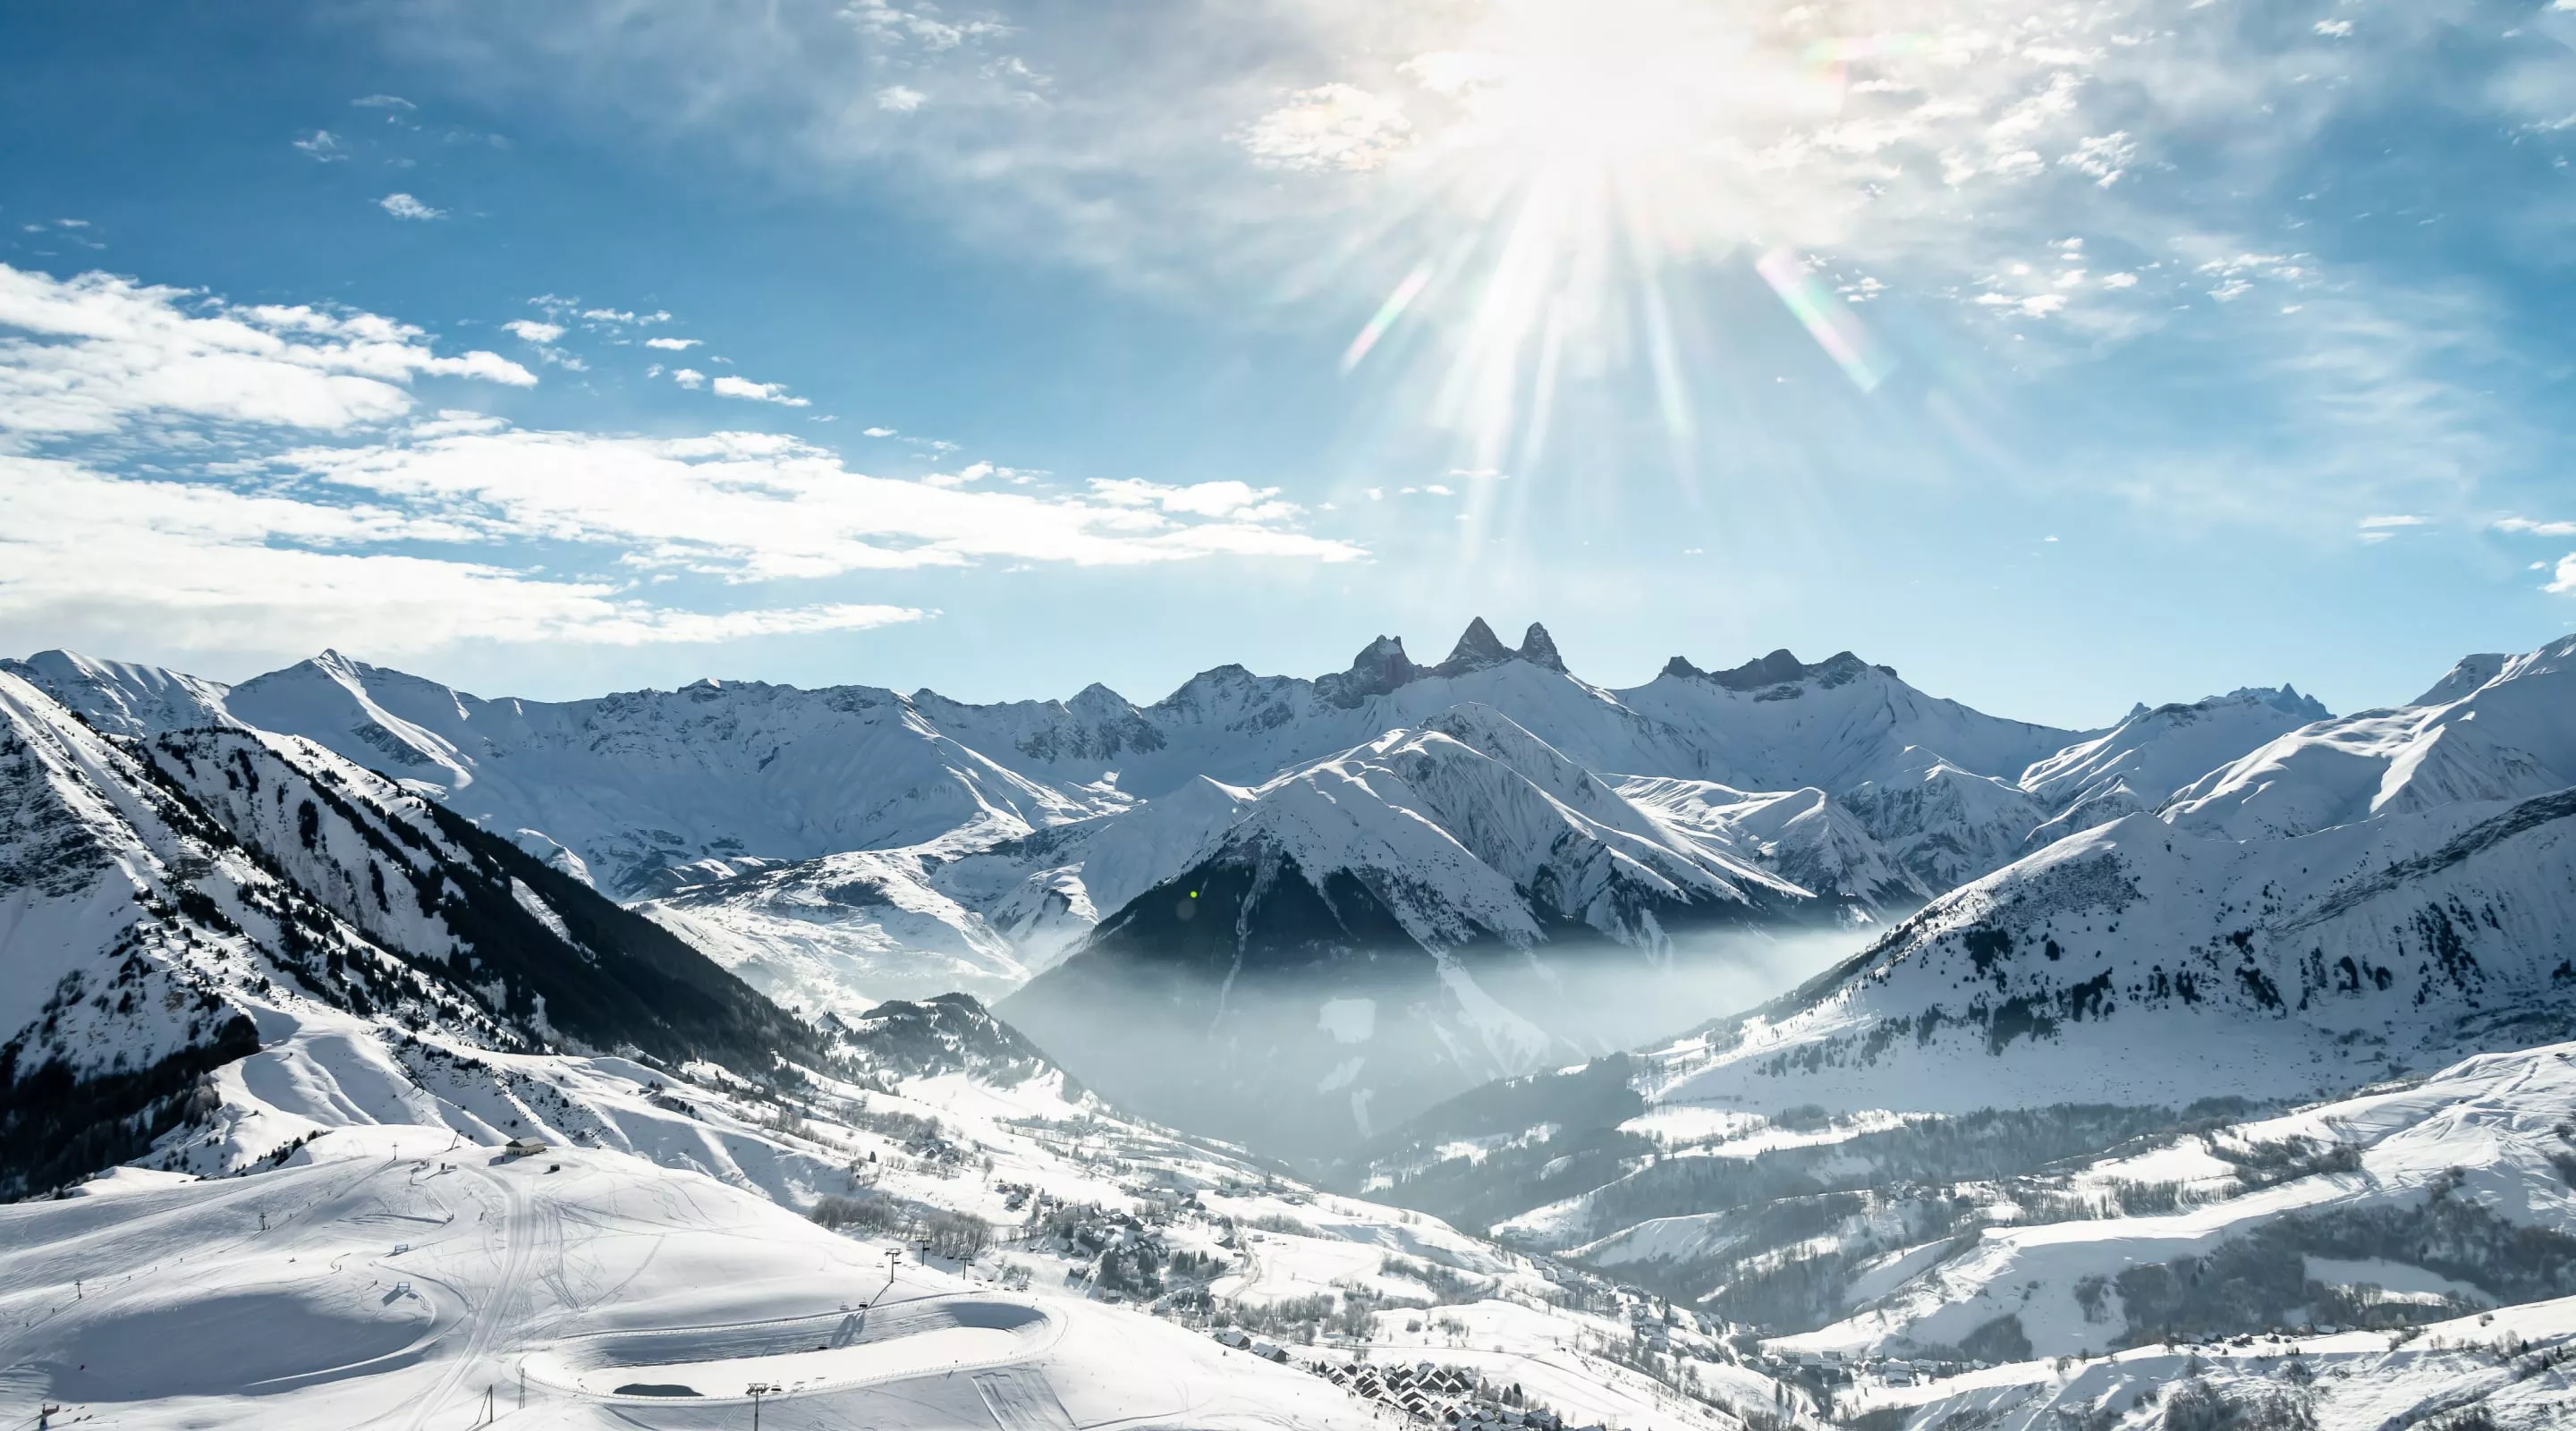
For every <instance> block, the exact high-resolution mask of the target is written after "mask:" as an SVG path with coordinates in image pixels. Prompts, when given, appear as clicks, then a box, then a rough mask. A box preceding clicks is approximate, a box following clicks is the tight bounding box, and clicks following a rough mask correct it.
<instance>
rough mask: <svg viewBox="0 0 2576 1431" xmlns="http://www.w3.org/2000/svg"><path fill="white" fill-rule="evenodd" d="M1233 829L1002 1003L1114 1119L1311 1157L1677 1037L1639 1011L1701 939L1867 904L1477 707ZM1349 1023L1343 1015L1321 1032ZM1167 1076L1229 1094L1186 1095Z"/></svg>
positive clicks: (1382, 742)
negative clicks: (1678, 814) (1489, 1090)
mask: <svg viewBox="0 0 2576 1431" xmlns="http://www.w3.org/2000/svg"><path fill="white" fill-rule="evenodd" d="M1149 808H1150V807H1149ZM1238 809H1239V812H1240V813H1238V814H1236V815H1235V816H1234V817H1233V821H1232V823H1231V824H1230V825H1228V826H1226V827H1225V829H1224V830H1223V832H1222V834H1221V835H1220V836H1218V837H1216V838H1215V839H1214V840H1213V841H1212V842H1210V843H1209V844H1208V845H1207V846H1206V853H1205V854H1204V855H1203V856H1202V857H1201V858H1200V859H1199V860H1198V862H1197V863H1196V864H1194V865H1192V866H1190V867H1189V868H1188V869H1186V870H1185V871H1182V872H1180V873H1179V874H1178V875H1176V876H1175V877H1173V878H1169V879H1166V880H1164V881H1163V882H1162V883H1160V884H1157V885H1156V886H1155V887H1153V888H1152V889H1149V890H1147V891H1145V892H1144V893H1142V894H1140V895H1138V896H1136V898H1134V899H1133V900H1131V901H1130V902H1129V903H1128V904H1127V905H1125V906H1124V907H1123V908H1121V909H1120V910H1118V911H1117V912H1116V913H1115V914H1113V915H1111V916H1109V917H1108V918H1107V919H1106V920H1105V921H1104V922H1103V923H1102V924H1101V926H1100V928H1099V930H1098V931H1097V932H1096V933H1095V934H1094V935H1093V936H1092V937H1091V938H1090V939H1089V940H1088V941H1087V942H1086V943H1085V944H1084V945H1083V946H1082V947H1081V948H1080V949H1078V950H1077V951H1076V952H1074V953H1073V954H1072V955H1071V956H1070V957H1069V958H1067V959H1066V961H1065V962H1064V963H1062V964H1060V965H1058V966H1057V967H1056V968H1055V969H1053V970H1051V971H1049V972H1048V973H1047V974H1046V975H1044V976H1043V977H1041V978H1039V979H1038V980H1037V981H1036V982H1034V983H1032V984H1031V985H1030V986H1029V987H1028V988H1026V989H1024V990H1022V991H1021V992H1020V993H1018V994H1016V995H1014V996H1012V998H1011V999H1010V1000H1009V1001H1008V1002H1007V1003H1006V1004H1005V1006H1004V1007H1005V1009H1006V1011H1007V1012H1008V1014H1009V1016H1010V1017H1011V1018H1012V1019H1013V1020H1014V1021H1015V1022H1019V1023H1021V1024H1023V1025H1024V1026H1026V1027H1027V1028H1028V1029H1029V1030H1030V1032H1031V1033H1032V1034H1033V1035H1035V1036H1036V1037H1037V1038H1038V1040H1039V1041H1040V1042H1041V1043H1042V1044H1045V1045H1046V1046H1047V1047H1048V1048H1049V1049H1051V1050H1052V1051H1054V1052H1055V1053H1056V1054H1057V1055H1058V1056H1060V1057H1062V1058H1063V1059H1064V1060H1065V1061H1066V1062H1067V1064H1068V1065H1069V1066H1071V1067H1072V1068H1074V1069H1075V1070H1076V1071H1077V1072H1079V1073H1081V1074H1082V1075H1083V1076H1084V1077H1086V1078H1088V1079H1091V1080H1093V1081H1094V1082H1096V1083H1097V1084H1098V1085H1099V1086H1100V1087H1102V1088H1103V1089H1105V1090H1106V1091H1108V1092H1109V1093H1110V1095H1111V1096H1112V1097H1113V1098H1116V1099H1118V1100H1119V1101H1121V1102H1123V1103H1127V1104H1129V1105H1130V1106H1133V1107H1136V1108H1138V1109H1139V1110H1141V1111H1143V1112H1146V1113H1148V1114H1149V1115H1152V1116H1156V1117H1162V1118H1166V1119H1170V1120H1172V1121H1175V1122H1178V1123H1181V1124H1183V1125H1184V1126H1190V1127H1198V1128H1204V1129H1208V1130H1210V1131H1214V1132H1219V1133H1222V1134H1224V1135H1226V1136H1231V1137H1245V1138H1253V1139H1255V1140H1257V1141H1258V1140H1265V1139H1266V1140H1269V1141H1267V1142H1266V1143H1265V1145H1266V1146H1272V1147H1278V1148H1294V1149H1296V1150H1298V1151H1302V1152H1306V1153H1309V1154H1315V1153H1321V1152H1324V1151H1326V1150H1328V1149H1329V1148H1330V1147H1331V1146H1332V1145H1333V1144H1335V1143H1337V1142H1347V1141H1348V1140H1350V1139H1351V1138H1353V1137H1365V1136H1367V1134H1368V1133H1369V1131H1370V1130H1371V1128H1372V1127H1373V1126H1376V1127H1383V1126H1385V1124H1386V1123H1387V1122H1388V1121H1389V1120H1393V1119H1401V1118H1403V1117H1406V1116H1409V1115H1410V1114H1411V1113H1413V1112H1415V1111H1418V1110H1419V1109H1421V1108H1423V1107H1427V1106H1428V1105H1429V1104H1430V1103H1431V1102H1433V1101H1436V1100H1437V1099H1438V1098H1439V1097H1441V1096H1444V1095H1445V1094H1446V1093H1449V1092H1454V1091H1458V1090H1460V1089H1463V1088H1465V1087H1467V1086H1470V1085H1472V1084H1473V1083H1476V1082H1480V1081H1483V1080H1485V1079H1489V1078H1496V1077H1508V1076H1511V1075H1513V1074H1517V1073H1523V1072H1526V1071H1528V1070H1529V1069H1531V1068H1534V1067H1538V1066H1540V1065H1541V1064H1542V1063H1543V1062H1546V1061H1551V1060H1552V1061H1556V1062H1563V1061H1566V1060H1567V1059H1568V1058H1569V1057H1581V1056H1582V1055H1584V1054H1586V1053H1590V1052H1598V1051H1599V1050H1601V1049H1602V1048H1604V1047H1616V1046H1618V1045H1619V1044H1620V1043H1624V1042H1634V1041H1637V1040H1640V1039H1643V1038H1648V1037H1652V1036H1653V1031H1654V1030H1655V1029H1657V1028H1658V1027H1659V1026H1660V1027H1662V1028H1671V1027H1673V1022H1674V1020H1675V1019H1676V1017H1677V1011H1676V1009H1675V1007H1674V1006H1673V1005H1671V1004H1669V1003H1666V1002H1663V1001H1661V1000H1659V999H1657V998H1655V997H1653V996H1652V994H1651V993H1650V991H1654V990H1656V988H1657V984H1658V982H1659V977H1663V976H1670V975H1673V974H1674V973H1675V971H1676V970H1677V967H1679V966H1695V965H1698V964H1700V963H1703V962H1710V961H1715V962H1723V961H1724V960H1725V959H1726V958H1728V957H1729V953H1728V950H1727V948H1726V946H1724V945H1722V944H1720V943H1719V942H1718V941H1716V940H1715V939H1712V938H1711V937H1710V936H1711V934H1712V933H1713V932H1716V931H1746V930H1753V929H1761V928H1779V927H1783V926H1791V925H1795V924H1798V923H1800V922H1807V923H1812V924H1820V925H1824V926H1828V927H1830V926H1831V925H1832V924H1833V923H1834V922H1835V921H1836V919H1837V917H1838V916H1839V915H1843V914H1847V913H1850V912H1852V908H1853V907H1846V906H1844V905H1841V904H1839V903H1838V902H1837V901H1835V900H1831V899H1827V898H1822V897H1819V896H1817V895H1815V894H1814V893H1812V892H1810V891H1808V890H1805V889H1802V888H1800V887H1798V886H1796V885H1793V884H1790V883H1789V882H1788V881H1786V880H1785V879H1782V878H1781V877H1780V876H1778V875H1776V874H1774V873H1772V872H1771V871H1770V870H1769V869H1767V868H1765V867H1764V865H1763V864H1762V863H1759V862H1757V861H1756V860H1753V859H1747V858H1743V857H1741V856H1739V855H1737V854H1735V853H1733V852H1731V851H1730V850H1729V849H1728V848H1727V843H1728V842H1722V841H1718V840H1713V839H1707V838H1694V837H1693V836H1692V834H1691V833H1690V832H1688V831H1685V830H1683V829H1681V828H1678V827H1677V826H1676V825H1675V824H1673V823H1671V822H1669V821H1667V820H1663V819H1658V818H1657V817H1656V816H1655V815H1653V814H1651V813H1650V812H1648V811H1647V810H1645V809H1643V808H1641V807H1640V806H1638V805H1636V804H1634V803H1631V802H1630V801H1629V800H1628V799H1627V798H1625V797H1624V796H1623V795H1621V794H1620V793H1619V791H1618V790H1616V789H1613V788H1612V787H1611V786H1610V785H1609V784H1607V783H1606V782H1604V781H1603V780H1602V779H1601V778H1600V777H1598V776H1597V775H1595V774H1593V773H1592V772H1591V771H1589V770H1586V769H1584V768H1583V767H1582V766H1580V765H1577V764H1575V763H1574V762H1573V761H1571V760H1568V759H1567V758H1566V757H1565V756H1564V755H1562V754H1561V753H1560V752H1558V751H1556V750H1555V749H1554V748H1553V747H1551V746H1549V745H1548V744H1547V743H1546V742H1544V741H1542V740H1540V739H1538V738H1537V737H1536V736H1535V735H1533V734H1532V733H1530V732H1529V731H1527V730H1525V729H1523V728H1522V727H1520V726H1519V725H1517V724H1515V723H1514V722H1512V721H1511V720H1509V719H1508V718H1506V717H1505V716H1503V715H1502V714H1501V713H1500V712H1498V711H1494V710H1492V709H1490V708H1486V707H1480V706H1461V707H1457V708H1454V709H1452V710H1449V711H1445V712H1442V713H1440V714H1439V715H1437V716H1435V717H1434V718H1433V719H1432V721H1431V722H1430V724H1429V725H1428V726H1427V727H1422V728H1408V729H1399V730H1394V731H1389V732H1387V733H1386V734H1385V735H1383V736H1381V737H1379V738H1378V739H1376V740H1374V741H1371V742H1369V743H1368V744H1366V745H1363V746H1359V747H1357V748H1355V749H1352V750H1349V751H1346V752H1343V753H1342V754H1340V755H1337V756H1335V757H1333V758H1331V759H1328V760H1324V761H1320V762H1318V763H1316V764H1315V765H1312V766H1309V767H1307V768H1305V769H1303V770H1299V771H1295V772H1293V773H1291V774H1289V775H1286V776H1283V777H1281V778H1279V779H1277V780H1274V781H1271V782H1269V783H1267V784H1264V785H1262V786H1260V787H1257V788H1255V789H1253V790H1251V791H1249V792H1246V797H1245V798H1244V799H1243V800H1242V801H1241V802H1240V804H1239V806H1238ZM1121 818H1125V817H1121ZM1856 907H1858V908H1864V909H1865V908H1866V907H1867V906H1856ZM1605 978H1606V979H1608V980H1609V981H1611V982H1614V983H1620V984H1622V985H1623V987H1621V988H1619V989H1618V990H1617V991H1616V992H1615V993H1607V994H1605V993H1604V991H1603V990H1602V989H1601V987H1600V983H1601V981H1602V980H1604V979H1605ZM1336 1007H1338V1008H1343V1009H1348V1010H1352V1011H1354V1012H1352V1013H1350V1014H1349V1015H1348V1016H1347V1017H1336V1016H1334V1015H1331V1014H1329V1013H1324V1012H1319V1011H1320V1010H1325V1009H1329V1008H1336ZM1684 1007H1685V1008H1686V1007H1687V1006H1684ZM1680 1017H1683V1018H1685V1019H1686V1015H1681V1016H1680ZM1140 1020H1147V1021H1150V1022H1146V1023H1140V1022H1138V1021H1140ZM1176 1061H1177V1062H1181V1063H1185V1064H1188V1065H1191V1066H1194V1067H1195V1066H1204V1067H1206V1068H1209V1069H1211V1070H1213V1071H1214V1072H1215V1073H1216V1074H1217V1076H1216V1077H1213V1078H1209V1079H1193V1080H1180V1081H1175V1080H1173V1079H1171V1078H1170V1077H1169V1076H1168V1074H1169V1069H1170V1068H1171V1067H1172V1066H1173V1065H1174V1063H1175V1062H1176ZM1202 1061H1204V1063H1202Z"/></svg>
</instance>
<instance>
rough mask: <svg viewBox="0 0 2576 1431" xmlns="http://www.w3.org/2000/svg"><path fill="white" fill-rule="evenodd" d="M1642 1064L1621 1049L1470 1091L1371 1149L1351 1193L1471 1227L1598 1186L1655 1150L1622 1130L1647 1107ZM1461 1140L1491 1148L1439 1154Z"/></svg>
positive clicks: (1348, 1181) (1350, 1180)
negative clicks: (1637, 1083)
mask: <svg viewBox="0 0 2576 1431" xmlns="http://www.w3.org/2000/svg"><path fill="white" fill-rule="evenodd" d="M1635 1071H1636V1061H1635V1060H1634V1059H1632V1058H1630V1057H1629V1056H1628V1055H1627V1054H1624V1053H1614V1054H1611V1055H1610V1056H1608V1057H1606V1058H1596V1059H1594V1060H1592V1061H1591V1062H1590V1063H1586V1064H1583V1065H1581V1066H1580V1067H1576V1068H1569V1069H1558V1070H1552V1071H1549V1072H1546V1073H1533V1074H1529V1075H1527V1076H1525V1077H1521V1078H1507V1079H1503V1080H1501V1081H1499V1082H1495V1083H1488V1084H1484V1085H1481V1086H1479V1087H1476V1088H1471V1089H1469V1090H1468V1091H1466V1092H1465V1093H1462V1094H1459V1095H1458V1096H1457V1097H1455V1098H1452V1099H1450V1100H1449V1101H1447V1102H1445V1103H1442V1104H1440V1105H1439V1106H1437V1107H1435V1108H1433V1109H1431V1110H1430V1111H1429V1112H1427V1113H1424V1114H1422V1115H1421V1116H1420V1117H1417V1118H1415V1119H1413V1120H1412V1121H1411V1122H1408V1123H1406V1124H1404V1125H1403V1126H1401V1127H1399V1128H1397V1129H1395V1130H1394V1131H1392V1132H1390V1133H1388V1134H1386V1135H1384V1136H1383V1137H1381V1138H1379V1139H1377V1140H1376V1141H1375V1142H1373V1143H1371V1144H1369V1145H1368V1146H1367V1147H1365V1148H1364V1149H1363V1150H1362V1152H1361V1155H1360V1157H1359V1159H1358V1160H1357V1164H1356V1166H1355V1167H1354V1168H1353V1169H1352V1170H1351V1172H1350V1174H1349V1175H1348V1176H1347V1177H1346V1178H1345V1179H1344V1180H1343V1181H1344V1183H1345V1185H1346V1190H1348V1191H1352V1192H1365V1193H1366V1194H1367V1195H1368V1196H1371V1197H1375V1198H1378V1199H1381V1200H1383V1201H1386V1202H1392V1203H1394V1204H1396V1205H1397V1206H1399V1207H1409V1208H1413V1209H1415V1210H1416V1211H1420V1212H1427V1213H1430V1214H1432V1215H1433V1216H1435V1217H1438V1218H1440V1219H1442V1220H1443V1221H1446V1222H1448V1223H1450V1224H1452V1225H1454V1226H1458V1227H1471V1228H1472V1227H1490V1226H1492V1225H1493V1224H1495V1223H1497V1222H1501V1221H1502V1220H1504V1219H1505V1218H1508V1217H1511V1216H1513V1215H1515V1214H1518V1213H1522V1212H1527V1211H1528V1210H1530V1209H1531V1208H1534V1207H1540V1206H1544V1205H1545V1204H1547V1203H1551V1202H1555V1201H1557V1200H1558V1199H1560V1198H1564V1197H1570V1196H1572V1195H1573V1194H1575V1193H1579V1192H1582V1191H1583V1190H1585V1189H1587V1188H1595V1187H1599V1186H1601V1185H1602V1184H1603V1183H1606V1182H1610V1181H1612V1180H1613V1179H1615V1178H1618V1177H1619V1176H1620V1175H1622V1174H1623V1173H1625V1172H1627V1171H1628V1170H1629V1169H1630V1168H1632V1167H1634V1166H1636V1164H1637V1163H1638V1161H1640V1160H1642V1159H1644V1158H1646V1157H1649V1156H1651V1155H1652V1154H1653V1153H1654V1151H1655V1144H1654V1143H1653V1141H1652V1140H1650V1139H1647V1138H1644V1137H1641V1136H1639V1135H1637V1134H1635V1133H1625V1132H1621V1131H1620V1129H1619V1125H1620V1124H1622V1123H1625V1122H1627V1121H1628V1120H1629V1119H1631V1118H1634V1117H1636V1116H1638V1115H1639V1114H1641V1113H1643V1112H1645V1111H1646V1100H1645V1099H1644V1098H1643V1097H1642V1096H1640V1095H1639V1094H1638V1092H1637V1090H1636V1089H1635V1088H1634V1087H1632V1086H1631V1079H1632V1077H1633V1075H1634V1074H1635ZM1542 1131H1543V1132H1544V1133H1545V1136H1544V1137H1542V1136H1539V1134H1540V1133H1541V1132H1542ZM1461 1142H1468V1143H1479V1144H1483V1145H1485V1146H1484V1152H1483V1155H1482V1156H1481V1157H1479V1158H1440V1157H1438V1156H1437V1154H1436V1151H1435V1150H1437V1149H1438V1148H1440V1147H1441V1146H1442V1145H1444V1144H1451V1143H1461Z"/></svg>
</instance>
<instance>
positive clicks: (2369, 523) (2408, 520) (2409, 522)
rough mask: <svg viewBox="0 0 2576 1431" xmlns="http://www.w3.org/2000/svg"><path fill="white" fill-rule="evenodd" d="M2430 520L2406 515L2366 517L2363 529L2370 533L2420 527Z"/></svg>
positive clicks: (2362, 522)
mask: <svg viewBox="0 0 2576 1431" xmlns="http://www.w3.org/2000/svg"><path fill="white" fill-rule="evenodd" d="M2429 520H2430V518H2426V517H2415V516H2404V515H2395V516H2383V517H2364V518H2362V519H2361V529H2362V530H2363V531H2365V532H2368V531H2378V530H2381V529H2384V528H2388V527H2420V526H2423V525H2425V524H2426V523H2427V522H2428V521H2429Z"/></svg>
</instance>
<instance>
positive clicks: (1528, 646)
mask: <svg viewBox="0 0 2576 1431" xmlns="http://www.w3.org/2000/svg"><path fill="white" fill-rule="evenodd" d="M1520 654H1521V659H1522V660H1524V661H1527V662H1529V663H1530V664H1531V665H1533V666H1537V667H1540V668H1542V669H1544V670H1549V671H1554V672H1556V673H1557V674H1558V675H1560V676H1561V675H1564V674H1565V658H1564V657H1562V656H1559V655H1558V654H1556V638H1555V637H1553V636H1550V635H1548V634H1547V628H1546V627H1544V626H1541V625H1539V624H1538V623H1537V622H1535V621H1533V622H1531V623H1530V624H1529V629H1528V630H1527V631H1524V632H1522V633H1521V653H1520Z"/></svg>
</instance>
